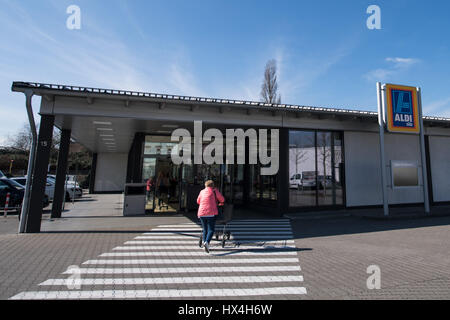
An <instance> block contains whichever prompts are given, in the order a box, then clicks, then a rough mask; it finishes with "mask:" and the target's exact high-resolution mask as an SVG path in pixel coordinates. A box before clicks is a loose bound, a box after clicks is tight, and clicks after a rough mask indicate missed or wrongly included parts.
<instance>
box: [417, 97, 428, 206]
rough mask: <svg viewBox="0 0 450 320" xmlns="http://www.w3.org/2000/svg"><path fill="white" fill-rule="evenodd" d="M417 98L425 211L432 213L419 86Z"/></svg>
mask: <svg viewBox="0 0 450 320" xmlns="http://www.w3.org/2000/svg"><path fill="white" fill-rule="evenodd" d="M417 100H418V103H419V105H418V109H419V125H420V156H421V162H422V185H423V187H422V188H423V202H424V207H425V212H426V213H430V200H429V197H428V175H427V160H426V153H425V138H424V135H425V133H424V127H423V118H422V91H421V89H420V88H417Z"/></svg>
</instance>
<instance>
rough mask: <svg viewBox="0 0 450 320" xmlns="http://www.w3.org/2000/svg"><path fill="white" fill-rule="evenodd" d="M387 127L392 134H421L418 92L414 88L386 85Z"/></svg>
mask: <svg viewBox="0 0 450 320" xmlns="http://www.w3.org/2000/svg"><path fill="white" fill-rule="evenodd" d="M386 89H387V90H386V91H387V92H386V93H387V110H386V111H387V119H386V120H387V127H388V130H389V131H391V132H410V133H418V132H419V115H418V105H417V92H416V89H415V88H413V87H406V86H398V85H386Z"/></svg>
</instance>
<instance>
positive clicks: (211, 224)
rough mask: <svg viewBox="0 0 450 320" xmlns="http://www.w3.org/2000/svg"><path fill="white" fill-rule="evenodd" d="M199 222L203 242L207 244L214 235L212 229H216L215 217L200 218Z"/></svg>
mask: <svg viewBox="0 0 450 320" xmlns="http://www.w3.org/2000/svg"><path fill="white" fill-rule="evenodd" d="M200 222H201V223H202V229H203V242H207V243H208V244H209V242H210V241H211V239H212V237H213V235H214V229H215V228H216V217H215V216H214V217H201V218H200Z"/></svg>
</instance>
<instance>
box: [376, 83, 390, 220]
mask: <svg viewBox="0 0 450 320" xmlns="http://www.w3.org/2000/svg"><path fill="white" fill-rule="evenodd" d="M382 93H383V92H382V89H381V83H380V82H377V101H378V125H379V129H380V164H381V165H380V168H381V190H382V193H383V211H384V215H385V216H388V215H389V205H388V194H387V186H386V160H385V155H384V107H383V102H384V99H383V94H382Z"/></svg>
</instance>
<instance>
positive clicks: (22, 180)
mask: <svg viewBox="0 0 450 320" xmlns="http://www.w3.org/2000/svg"><path fill="white" fill-rule="evenodd" d="M11 180H14V181H16V182H17V183H19V184H20V185H22V186H23V187H25V185H26V184H27V177H26V176H24V177H13V178H11ZM54 193H55V186H54V185H53V184H52V183H51V182H50V181H47V183H46V184H45V194H46V195H47V197H48V199H49V201H53V194H54Z"/></svg>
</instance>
